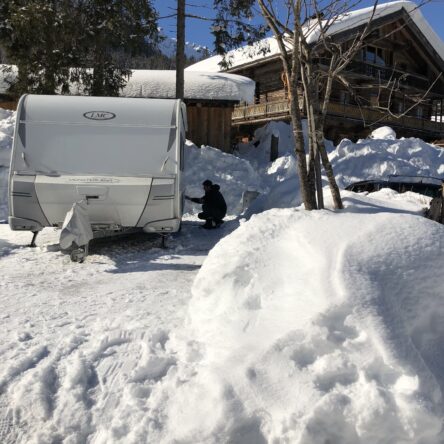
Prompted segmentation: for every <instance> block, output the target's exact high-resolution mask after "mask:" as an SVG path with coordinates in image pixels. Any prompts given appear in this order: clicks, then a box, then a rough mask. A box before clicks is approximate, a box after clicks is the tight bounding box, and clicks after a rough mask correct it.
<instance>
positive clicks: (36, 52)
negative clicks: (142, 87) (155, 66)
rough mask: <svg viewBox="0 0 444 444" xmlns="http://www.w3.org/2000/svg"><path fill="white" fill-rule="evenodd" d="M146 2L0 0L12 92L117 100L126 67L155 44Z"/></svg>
mask: <svg viewBox="0 0 444 444" xmlns="http://www.w3.org/2000/svg"><path fill="white" fill-rule="evenodd" d="M157 34H158V30H157V26H156V13H155V11H154V9H153V8H152V6H151V3H150V0H0V46H2V47H3V48H4V49H5V51H6V55H7V58H8V62H9V63H11V64H14V65H16V66H17V68H18V76H17V79H16V81H15V82H14V84H13V85H11V92H13V93H14V94H15V95H17V96H19V95H20V94H23V93H25V92H31V93H38V94H55V93H67V92H68V91H69V85H70V82H75V81H79V82H81V84H82V89H83V91H84V92H85V93H87V94H91V95H101V96H103V95H112V96H115V95H118V94H119V90H120V89H121V88H122V87H123V86H124V85H125V84H126V81H127V79H128V78H129V76H130V74H131V70H130V65H129V63H130V61H131V58H132V57H134V56H137V55H148V54H151V53H152V51H151V52H150V50H152V48H153V47H155V45H156V41H157Z"/></svg>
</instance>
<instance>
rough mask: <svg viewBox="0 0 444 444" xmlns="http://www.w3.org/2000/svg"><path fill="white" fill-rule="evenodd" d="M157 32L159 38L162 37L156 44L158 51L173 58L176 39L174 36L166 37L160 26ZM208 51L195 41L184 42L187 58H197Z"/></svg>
mask: <svg viewBox="0 0 444 444" xmlns="http://www.w3.org/2000/svg"><path fill="white" fill-rule="evenodd" d="M159 32H160V36H161V38H162V39H163V40H161V41H160V42H159V44H158V46H159V50H160V52H161V53H162V54H164V55H165V56H167V57H169V58H171V59H173V58H175V57H176V46H177V41H176V39H175V38H174V37H168V36H167V35H165V33H164V30H163V29H162V28H159ZM208 51H209V50H208V48H207V47H206V46H202V45H197V44H196V43H191V42H185V56H186V57H187V59H191V58H194V59H195V60H199V59H201V58H202V56H203V55H204V54H205V53H207V52H208Z"/></svg>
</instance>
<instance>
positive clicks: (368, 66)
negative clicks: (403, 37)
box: [320, 59, 430, 91]
mask: <svg viewBox="0 0 444 444" xmlns="http://www.w3.org/2000/svg"><path fill="white" fill-rule="evenodd" d="M320 63H321V64H322V65H325V66H328V65H329V63H330V61H329V60H328V59H320ZM345 71H346V72H348V73H353V74H358V75H360V76H366V77H370V78H372V81H373V82H376V83H378V84H385V83H387V82H389V81H395V80H396V81H398V82H399V84H400V85H401V86H410V87H414V88H418V89H420V90H423V91H427V90H428V88H429V87H430V80H429V79H428V78H427V77H426V76H422V75H420V74H416V73H411V72H406V71H402V70H400V69H396V68H395V67H393V66H382V65H378V64H374V63H368V62H360V61H357V60H352V61H351V62H350V63H349V64H348V65H347V67H346V68H345Z"/></svg>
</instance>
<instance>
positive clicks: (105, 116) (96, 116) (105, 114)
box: [83, 111, 116, 120]
mask: <svg viewBox="0 0 444 444" xmlns="http://www.w3.org/2000/svg"><path fill="white" fill-rule="evenodd" d="M83 117H86V118H87V119H90V120H111V119H114V117H116V115H115V114H114V113H110V112H109V111H88V112H87V113H84V114H83Z"/></svg>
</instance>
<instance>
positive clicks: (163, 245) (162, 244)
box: [160, 234, 167, 249]
mask: <svg viewBox="0 0 444 444" xmlns="http://www.w3.org/2000/svg"><path fill="white" fill-rule="evenodd" d="M161 237H162V241H161V243H160V248H163V249H166V243H165V242H166V238H167V234H161Z"/></svg>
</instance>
